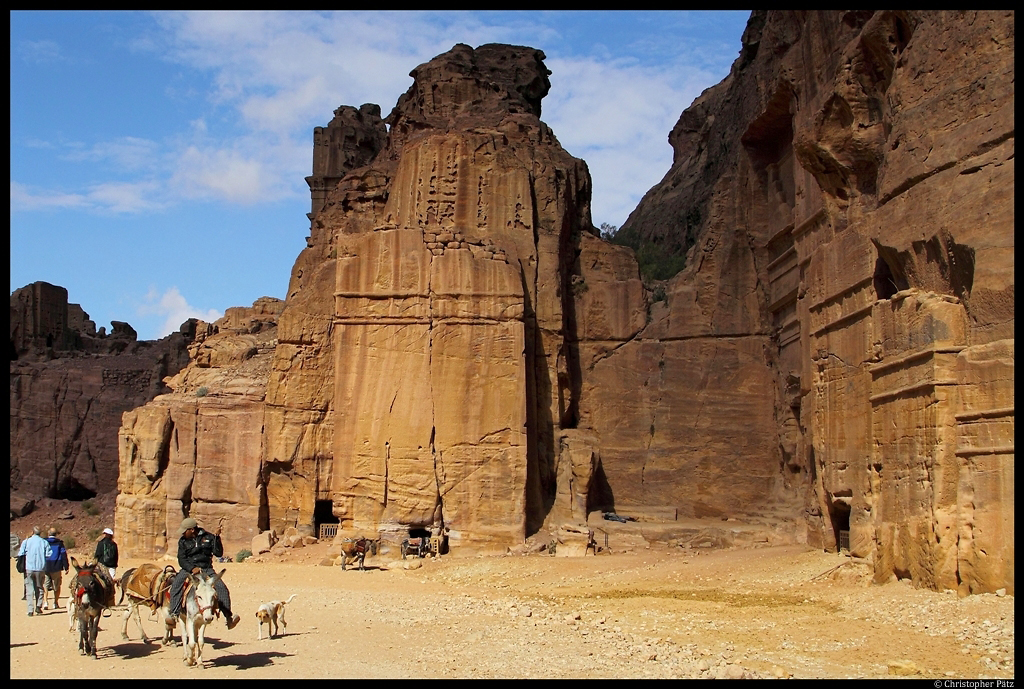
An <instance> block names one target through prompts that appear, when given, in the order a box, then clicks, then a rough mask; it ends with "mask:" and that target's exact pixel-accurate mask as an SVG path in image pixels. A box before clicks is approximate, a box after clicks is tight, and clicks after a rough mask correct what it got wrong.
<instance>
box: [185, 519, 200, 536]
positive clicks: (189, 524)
mask: <svg viewBox="0 0 1024 689" xmlns="http://www.w3.org/2000/svg"><path fill="white" fill-rule="evenodd" d="M197 526H199V522H197V521H196V520H195V519H193V518H192V517H188V518H187V519H182V520H181V533H185V532H186V531H188V530H189V529H194V528H196V527H197Z"/></svg>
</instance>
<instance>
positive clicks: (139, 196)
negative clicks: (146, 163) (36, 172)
mask: <svg viewBox="0 0 1024 689" xmlns="http://www.w3.org/2000/svg"><path fill="white" fill-rule="evenodd" d="M159 190H160V187H159V185H158V184H157V183H155V182H105V183H102V184H97V185H94V186H92V187H90V188H89V189H88V191H87V192H86V193H84V194H69V193H66V192H63V191H59V190H55V189H40V188H38V187H29V186H27V185H25V184H21V183H19V182H15V181H13V180H11V212H12V213H14V212H17V211H40V210H59V209H65V208H78V209H87V210H94V211H100V212H109V213H138V212H141V211H149V210H157V209H159V208H162V207H163V206H164V204H163V203H161V202H158V201H156V200H153V199H151V198H147V197H148V196H152V195H154V194H157V193H159Z"/></svg>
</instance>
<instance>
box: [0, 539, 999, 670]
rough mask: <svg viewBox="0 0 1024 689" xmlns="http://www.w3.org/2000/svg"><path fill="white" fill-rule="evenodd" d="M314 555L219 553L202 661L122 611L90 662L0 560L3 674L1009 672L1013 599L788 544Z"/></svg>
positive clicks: (56, 616) (322, 549) (63, 620)
mask: <svg viewBox="0 0 1024 689" xmlns="http://www.w3.org/2000/svg"><path fill="white" fill-rule="evenodd" d="M327 555H328V549H327V546H324V545H317V546H312V547H307V548H303V549H297V550H295V551H287V552H285V553H283V554H278V555H273V556H264V558H265V559H266V561H264V562H245V563H240V564H235V563H229V564H226V565H224V567H226V568H227V569H228V572H227V574H226V575H225V582H227V584H228V585H229V587H230V588H231V592H232V598H233V600H234V601H235V609H236V611H238V612H239V613H240V614H241V615H242V623H241V624H240V625H239V626H238V627H236V628H235V629H234V630H232V631H228V630H227V629H226V628H225V627H224V625H223V622H222V621H218V622H216V623H215V625H214V627H213V629H212V630H211V631H210V634H209V637H208V642H207V648H206V650H205V652H204V660H205V668H204V669H202V670H200V669H189V668H186V667H185V666H184V665H183V663H182V659H181V653H182V649H181V648H180V647H166V648H165V647H161V646H160V645H159V644H156V643H153V644H148V645H147V644H143V643H142V642H141V641H140V640H139V634H138V629H137V627H136V626H135V624H134V622H133V623H132V624H131V625H130V626H129V628H128V632H129V635H130V637H131V640H130V641H123V640H122V639H121V635H120V628H121V615H122V613H121V612H120V611H115V612H114V617H112V618H109V619H105V620H104V621H103V624H102V625H101V629H102V631H101V632H100V635H99V647H100V655H99V659H98V660H94V659H92V658H83V657H81V656H79V655H78V651H77V632H76V633H74V634H72V633H69V632H68V631H67V627H68V619H67V615H66V612H65V610H63V609H62V610H58V611H50V612H48V613H47V614H45V615H43V616H42V617H33V618H29V617H27V616H26V614H25V607H24V605H25V604H24V602H23V601H20V600H19V598H20V595H21V575H19V574H17V573H16V572H15V570H14V566H13V563H12V565H11V577H10V595H11V609H10V617H11V621H10V630H11V677H12V678H32V677H38V678H43V677H53V676H54V675H55V674H56V675H57V676H58V677H68V678H71V677H76V678H85V677H97V676H103V677H114V678H133V677H196V676H200V675H201V676H203V677H222V676H223V677H234V678H239V679H242V678H263V677H298V678H303V677H310V678H313V677H334V678H357V677H366V678H404V677H458V678H478V677H480V678H491V677H495V678H520V677H522V678H551V677H554V678H588V677H594V678H602V677H608V678H612V677H615V678H631V677H638V678H645V677H651V678H680V677H682V678H693V677H721V678H732V677H753V678H770V677H795V678H811V677H820V678H838V677H852V678H872V677H874V678H881V677H888V676H890V675H892V674H901V675H916V676H919V677H921V676H924V677H929V678H940V679H941V678H980V677H987V678H1011V677H1013V676H1014V652H1013V629H1014V626H1013V619H1014V616H1013V613H1014V608H1013V596H997V595H995V594H986V595H980V596H971V597H968V598H964V599H959V598H957V596H956V595H955V594H953V593H936V592H933V591H926V590H920V589H914V588H913V587H912V586H910V585H908V584H906V583H902V582H901V583H894V584H889V585H885V586H874V585H870V584H869V581H868V573H867V567H866V565H862V564H858V563H856V562H853V561H851V560H850V559H849V558H846V557H842V556H838V555H833V554H828V553H821V552H817V551H807V550H806V549H804V548H802V547H799V546H779V547H765V548H758V549H735V550H720V551H711V552H709V553H703V552H702V553H699V554H698V553H697V552H696V551H683V550H681V549H679V548H675V549H672V550H668V549H662V550H658V549H650V550H640V551H639V552H637V553H635V554H622V555H619V554H612V555H605V554H602V555H598V556H597V557H594V556H590V557H585V558H563V557H549V556H509V557H492V558H458V557H454V556H451V557H445V558H442V559H441V560H440V561H430V560H424V561H418V560H417V561H414V563H413V564H412V565H411V567H415V568H414V569H404V568H403V563H402V561H400V560H399V561H392V560H386V559H384V558H380V559H378V560H374V559H373V558H371V559H368V560H367V564H368V566H369V567H370V568H369V569H368V570H367V571H365V572H359V571H355V570H349V571H342V570H341V568H340V567H324V566H318V564H317V563H319V562H320V561H322V560H323V559H324V557H325V556H327ZM140 562H141V561H128V562H124V563H122V569H123V568H124V567H128V566H132V565H134V564H139V563H140ZM840 564H841V565H842V566H841V567H839V568H838V569H834V568H835V567H836V566H837V565H840ZM833 569H834V571H832V572H830V573H828V574H825V573H826V572H829V570H833ZM292 593H296V594H298V595H297V596H296V597H295V600H294V601H293V603H292V604H291V605H290V606H289V607H288V615H287V619H288V623H289V626H288V629H287V633H286V634H284V635H282V636H280V637H278V638H275V639H272V640H264V641H257V640H256V636H257V631H256V620H255V616H254V612H255V609H256V607H257V606H258V605H259V603H261V602H263V601H265V600H271V599H282V598H287V597H288V596H289V595H291V594H292ZM143 624H144V626H145V629H146V632H147V633H148V634H150V635H154V634H156V633H157V630H158V626H157V623H156V621H153V620H147V619H146V618H145V615H144V617H143ZM54 661H57V662H54Z"/></svg>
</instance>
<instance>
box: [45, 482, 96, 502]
mask: <svg viewBox="0 0 1024 689" xmlns="http://www.w3.org/2000/svg"><path fill="white" fill-rule="evenodd" d="M54 497H55V498H57V499H58V500H71V501H73V502H81V501H83V500H91V499H92V498H95V497H96V491H94V490H89V489H88V488H86V487H85V486H83V485H82V484H81V483H79V482H78V481H76V480H75V479H73V478H70V477H69V478H66V479H64V480H63V481H61V482H60V483H59V484H57V490H56V495H54Z"/></svg>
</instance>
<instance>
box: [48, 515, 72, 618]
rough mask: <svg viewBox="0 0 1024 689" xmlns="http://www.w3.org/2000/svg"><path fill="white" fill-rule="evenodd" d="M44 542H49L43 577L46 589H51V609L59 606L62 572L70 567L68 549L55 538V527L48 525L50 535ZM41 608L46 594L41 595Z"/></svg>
mask: <svg viewBox="0 0 1024 689" xmlns="http://www.w3.org/2000/svg"><path fill="white" fill-rule="evenodd" d="M46 542H47V543H49V544H50V551H51V552H50V556H49V557H48V558H46V574H45V576H44V577H43V578H44V580H45V583H46V590H47V591H53V609H54V610H56V609H57V608H59V607H60V585H61V583H62V582H63V579H64V573H65V572H67V571H68V570H70V569H71V565H70V564H68V551H67V549H66V548H65V547H64V541H62V540H60V539H59V538H57V529H55V528H53V527H52V526H51V527H50V535H49V536H47V538H46ZM43 610H46V595H45V594H44V595H43Z"/></svg>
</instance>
